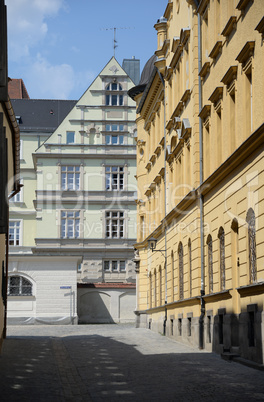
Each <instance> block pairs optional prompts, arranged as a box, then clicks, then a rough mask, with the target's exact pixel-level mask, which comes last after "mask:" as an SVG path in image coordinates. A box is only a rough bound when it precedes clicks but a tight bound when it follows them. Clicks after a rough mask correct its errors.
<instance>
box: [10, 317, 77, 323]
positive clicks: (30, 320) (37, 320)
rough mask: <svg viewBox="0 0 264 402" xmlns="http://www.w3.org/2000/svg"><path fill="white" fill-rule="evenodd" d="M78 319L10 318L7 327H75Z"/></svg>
mask: <svg viewBox="0 0 264 402" xmlns="http://www.w3.org/2000/svg"><path fill="white" fill-rule="evenodd" d="M77 324H78V317H77V316H76V317H43V318H42V317H10V318H8V319H7V325H77Z"/></svg>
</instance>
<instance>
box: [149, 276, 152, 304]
mask: <svg viewBox="0 0 264 402" xmlns="http://www.w3.org/2000/svg"><path fill="white" fill-rule="evenodd" d="M151 307H152V275H151V272H150V273H149V308H151Z"/></svg>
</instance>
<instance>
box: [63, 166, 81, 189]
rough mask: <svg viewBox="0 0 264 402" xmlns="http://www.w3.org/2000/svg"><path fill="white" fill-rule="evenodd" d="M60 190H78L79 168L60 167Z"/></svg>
mask: <svg viewBox="0 0 264 402" xmlns="http://www.w3.org/2000/svg"><path fill="white" fill-rule="evenodd" d="M61 189H62V190H70V191H71V190H75V191H76V190H80V167H79V166H62V167H61Z"/></svg>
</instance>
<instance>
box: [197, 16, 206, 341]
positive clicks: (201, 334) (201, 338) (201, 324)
mask: <svg viewBox="0 0 264 402" xmlns="http://www.w3.org/2000/svg"><path fill="white" fill-rule="evenodd" d="M201 68H202V46H201V16H200V13H199V12H198V69H199V71H201ZM202 105H203V100H202V81H201V77H200V75H199V113H200V112H201V110H202ZM199 158H200V188H201V185H202V183H203V126H202V119H201V117H199ZM199 208H200V233H201V296H200V298H201V315H200V318H199V349H203V348H204V316H205V302H204V294H205V291H204V217H203V215H204V211H203V196H202V194H201V193H200V194H199Z"/></svg>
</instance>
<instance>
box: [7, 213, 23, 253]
mask: <svg viewBox="0 0 264 402" xmlns="http://www.w3.org/2000/svg"><path fill="white" fill-rule="evenodd" d="M11 223H18V226H19V229H18V244H10V236H11V234H10V224H11ZM22 223H23V221H22V220H21V219H10V220H9V229H8V231H9V232H8V233H9V235H8V244H9V246H11V247H19V246H21V245H22V233H23V232H22V230H23V228H22ZM15 233H16V230H15ZM16 237H17V235H16V234H15V236H14V238H16ZM16 241H17V238H16Z"/></svg>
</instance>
